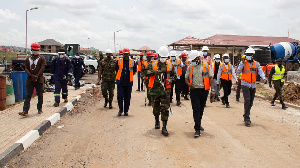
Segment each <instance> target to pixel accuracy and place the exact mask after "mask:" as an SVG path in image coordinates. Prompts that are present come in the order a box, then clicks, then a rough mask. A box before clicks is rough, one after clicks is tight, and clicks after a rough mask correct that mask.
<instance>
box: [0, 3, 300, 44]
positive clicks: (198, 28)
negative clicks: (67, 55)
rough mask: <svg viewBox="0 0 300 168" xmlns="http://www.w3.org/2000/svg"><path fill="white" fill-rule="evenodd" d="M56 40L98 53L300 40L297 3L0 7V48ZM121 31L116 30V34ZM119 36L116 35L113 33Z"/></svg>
mask: <svg viewBox="0 0 300 168" xmlns="http://www.w3.org/2000/svg"><path fill="white" fill-rule="evenodd" d="M33 7H38V8H39V9H37V10H32V11H28V13H27V14H28V17H27V18H28V21H27V23H28V27H27V28H28V47H29V46H30V44H31V43H32V42H40V41H43V40H45V39H55V40H56V41H58V42H61V43H63V44H70V43H72V44H74V43H75V44H80V46H81V47H95V48H97V49H100V50H106V49H108V48H110V49H112V50H114V32H115V44H116V50H119V49H121V48H124V47H127V48H130V49H139V48H140V47H142V46H145V45H146V46H148V47H150V48H152V49H154V50H157V49H158V48H159V47H160V46H163V45H168V44H171V43H173V42H175V41H178V40H180V39H182V38H185V37H187V36H192V37H196V38H201V39H202V38H207V37H210V36H213V35H215V34H235V35H253V36H278V37H287V36H288V32H289V37H290V38H294V39H297V40H300V17H299V9H300V1H299V0H263V1H262V0H251V1H250V0H226V1H225V0H185V1H184V0H180V1H179V0H126V1H125V0H10V1H4V0H3V1H2V2H1V6H0V46H1V45H6V46H19V47H25V41H26V40H25V39H26V38H25V37H26V10H28V9H30V8H33ZM119 30H120V31H119ZM117 31H119V32H117Z"/></svg>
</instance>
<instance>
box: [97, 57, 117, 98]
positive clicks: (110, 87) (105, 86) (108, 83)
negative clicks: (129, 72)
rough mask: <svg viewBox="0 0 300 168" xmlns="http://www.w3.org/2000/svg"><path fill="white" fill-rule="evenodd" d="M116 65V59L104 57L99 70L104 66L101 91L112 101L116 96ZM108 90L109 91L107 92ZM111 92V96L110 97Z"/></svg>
mask: <svg viewBox="0 0 300 168" xmlns="http://www.w3.org/2000/svg"><path fill="white" fill-rule="evenodd" d="M115 65H116V61H115V60H114V59H107V58H105V59H103V60H102V61H100V63H99V70H100V69H101V68H102V82H101V91H102V95H103V97H104V98H105V99H106V100H107V99H108V101H109V102H110V103H111V102H112V101H113V98H114V89H115V80H116V73H115ZM107 92H108V93H107ZM108 94H109V98H108Z"/></svg>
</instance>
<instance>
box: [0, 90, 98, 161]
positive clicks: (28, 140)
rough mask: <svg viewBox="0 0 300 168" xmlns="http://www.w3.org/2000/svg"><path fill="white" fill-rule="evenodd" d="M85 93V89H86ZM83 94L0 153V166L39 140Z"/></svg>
mask: <svg viewBox="0 0 300 168" xmlns="http://www.w3.org/2000/svg"><path fill="white" fill-rule="evenodd" d="M95 86H96V85H95V84H93V85H92V86H91V87H89V89H92V88H94V87H95ZM84 93H85V91H84ZM80 98H81V95H78V96H77V97H75V98H74V99H73V100H72V101H70V102H69V103H67V104H66V105H65V106H64V107H62V108H60V109H59V111H58V112H56V113H54V114H53V115H52V116H50V117H49V118H48V119H47V120H45V121H43V122H42V123H40V124H39V125H38V126H37V127H36V128H34V129H33V130H31V131H30V132H28V133H27V134H26V135H25V136H23V137H22V138H21V139H19V140H18V141H16V142H15V143H14V144H13V145H12V146H10V147H9V148H8V149H6V150H5V151H4V152H3V153H1V154H0V167H4V166H5V165H6V163H8V162H9V161H10V160H11V159H12V158H13V157H15V156H16V155H18V154H19V153H20V152H21V151H23V150H25V149H27V148H28V147H29V146H30V145H31V144H32V143H33V142H34V141H35V140H37V139H38V138H39V137H40V136H42V134H43V133H44V132H45V131H46V130H47V129H48V128H50V127H51V126H52V125H54V124H55V123H56V122H57V121H58V120H60V118H61V117H62V116H64V115H65V114H66V113H67V112H68V111H71V110H72V109H73V107H74V106H75V105H76V104H77V102H78V100H79V99H80Z"/></svg>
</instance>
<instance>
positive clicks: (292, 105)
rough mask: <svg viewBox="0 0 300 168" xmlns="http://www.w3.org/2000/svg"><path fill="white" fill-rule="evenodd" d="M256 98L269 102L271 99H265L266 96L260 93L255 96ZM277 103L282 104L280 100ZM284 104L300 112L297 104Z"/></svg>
mask: <svg viewBox="0 0 300 168" xmlns="http://www.w3.org/2000/svg"><path fill="white" fill-rule="evenodd" d="M255 97H257V98H261V99H264V100H266V101H269V99H268V98H267V97H265V96H264V95H261V94H258V93H256V94H255ZM275 102H276V103H279V104H280V101H279V100H275ZM284 104H286V105H287V106H288V107H292V108H295V109H299V110H300V106H298V105H296V104H292V103H288V102H284Z"/></svg>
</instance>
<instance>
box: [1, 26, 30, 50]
mask: <svg viewBox="0 0 300 168" xmlns="http://www.w3.org/2000/svg"><path fill="white" fill-rule="evenodd" d="M0 37H1V38H0V44H1V45H7V46H12V45H16V46H20V47H25V33H24V34H23V33H22V32H20V31H19V30H18V29H9V30H8V31H6V32H0Z"/></svg>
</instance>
